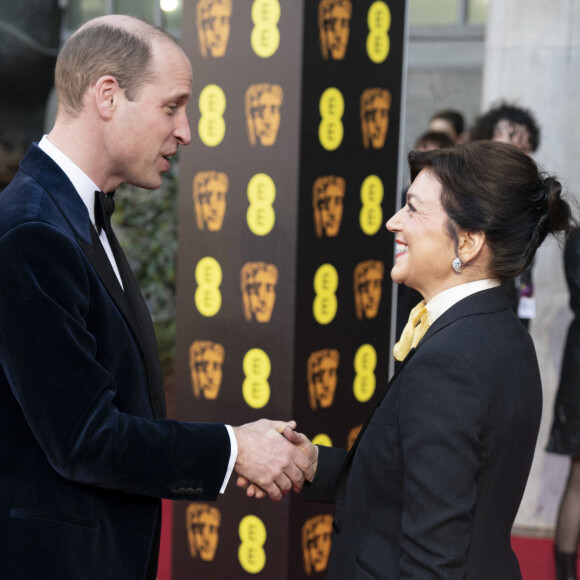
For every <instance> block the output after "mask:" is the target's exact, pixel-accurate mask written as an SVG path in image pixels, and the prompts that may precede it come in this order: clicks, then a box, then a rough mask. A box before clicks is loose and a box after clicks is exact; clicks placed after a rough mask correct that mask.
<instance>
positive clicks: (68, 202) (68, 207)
mask: <svg viewBox="0 0 580 580" xmlns="http://www.w3.org/2000/svg"><path fill="white" fill-rule="evenodd" d="M20 165H21V167H22V169H23V170H24V171H26V172H27V173H28V174H29V175H31V176H32V177H33V178H34V179H36V180H37V181H38V182H39V183H40V184H42V186H43V187H44V188H45V190H46V192H47V193H48V195H49V196H50V197H51V198H52V200H53V201H54V203H55V205H56V206H57V207H58V209H59V211H60V212H61V214H62V215H63V217H64V219H65V220H66V222H67V223H68V224H69V227H70V229H71V231H72V232H73V234H74V236H75V237H76V240H77V242H78V244H79V246H80V247H81V249H82V250H83V252H84V254H85V255H86V256H87V258H88V260H89V261H90V263H91V265H92V266H93V267H94V269H95V271H96V273H97V275H98V277H99V279H100V280H101V282H102V284H103V286H104V287H105V289H106V291H107V292H108V294H109V295H110V296H111V298H112V300H113V302H114V303H115V305H116V306H117V308H118V309H119V311H120V312H121V314H122V315H123V317H124V318H125V320H126V321H127V324H128V325H129V328H130V329H131V331H132V333H133V336H134V337H135V340H136V342H137V344H138V345H139V349H140V350H141V353H142V354H143V361H144V363H145V365H146V368H147V375H148V378H149V397H150V400H151V405H152V407H153V412H154V413H155V416H156V417H165V413H166V408H165V394H164V390H163V377H162V374H161V368H160V362H159V352H158V350H157V341H156V339H155V333H154V330H153V325H152V323H151V315H150V314H149V310H148V309H147V305H146V304H145V301H144V299H143V296H142V295H141V292H140V290H139V288H138V285H137V282H136V280H135V277H134V276H133V275H132V273H130V271H131V270H130V266H129V264H128V263H127V259H126V258H125V255H124V254H123V252H122V250H121V249H120V246H119V244H118V242H117V240H116V238H115V240H114V242H113V240H110V243H111V247H112V248H113V251H114V254H115V258H116V260H117V264H118V265H119V262H120V261H123V262H124V264H123V265H124V267H126V271H128V272H129V274H128V275H126V276H122V279H123V285H124V286H125V291H124V290H123V288H122V287H121V285H120V284H119V280H118V279H117V276H116V274H115V271H114V270H113V267H112V266H111V263H110V261H109V258H108V257H107V254H106V252H105V249H104V248H103V245H102V244H101V240H100V239H99V236H98V234H97V232H96V230H95V228H94V226H93V224H92V223H91V221H90V219H89V215H88V212H87V208H86V206H85V204H84V203H83V201H82V200H81V198H80V196H79V194H78V193H77V191H76V190H75V189H74V187H73V185H72V183H71V182H70V180H69V179H68V177H67V176H66V175H65V173H64V172H63V171H62V170H61V169H60V167H59V166H58V165H57V164H56V163H55V162H54V161H53V160H52V159H51V158H50V157H49V156H48V155H46V154H45V153H44V152H43V151H42V150H41V149H39V148H38V146H37V145H32V146H31V147H30V149H29V150H28V152H27V154H26V156H25V157H24V158H23V160H22V161H21V163H20ZM131 302H134V304H132V303H131Z"/></svg>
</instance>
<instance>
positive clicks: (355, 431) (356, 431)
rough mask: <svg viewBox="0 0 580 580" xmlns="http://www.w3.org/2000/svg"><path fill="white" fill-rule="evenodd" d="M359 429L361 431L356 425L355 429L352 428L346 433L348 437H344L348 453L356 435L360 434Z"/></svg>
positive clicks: (360, 426)
mask: <svg viewBox="0 0 580 580" xmlns="http://www.w3.org/2000/svg"><path fill="white" fill-rule="evenodd" d="M361 429H362V425H358V426H356V427H353V428H352V429H351V430H350V431H349V432H348V435H347V437H346V449H347V451H350V450H351V449H352V446H353V445H354V442H355V441H356V438H357V437H358V434H359V433H360V430H361Z"/></svg>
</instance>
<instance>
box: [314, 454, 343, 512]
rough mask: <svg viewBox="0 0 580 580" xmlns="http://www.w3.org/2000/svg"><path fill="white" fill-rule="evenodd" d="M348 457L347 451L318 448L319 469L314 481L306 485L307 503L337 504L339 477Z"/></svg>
mask: <svg viewBox="0 0 580 580" xmlns="http://www.w3.org/2000/svg"><path fill="white" fill-rule="evenodd" d="M347 455H348V453H347V451H345V450H343V449H337V448H336V447H323V446H319V447H318V467H317V469H316V474H315V475H314V480H313V481H312V483H306V484H305V485H304V491H303V494H304V499H305V500H306V501H317V502H322V503H334V502H335V500H336V486H337V483H338V476H339V474H340V471H341V468H342V466H343V464H344V462H345V460H346V457H347Z"/></svg>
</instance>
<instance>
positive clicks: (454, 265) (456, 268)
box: [451, 256, 463, 274]
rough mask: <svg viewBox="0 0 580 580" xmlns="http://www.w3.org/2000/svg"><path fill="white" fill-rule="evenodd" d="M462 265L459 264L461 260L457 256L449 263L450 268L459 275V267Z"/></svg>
mask: <svg viewBox="0 0 580 580" xmlns="http://www.w3.org/2000/svg"><path fill="white" fill-rule="evenodd" d="M462 265H463V264H462V263H461V258H460V257H459V256H457V258H455V260H453V262H451V267H452V268H453V269H454V270H455V271H456V272H457V273H458V274H461V266H462Z"/></svg>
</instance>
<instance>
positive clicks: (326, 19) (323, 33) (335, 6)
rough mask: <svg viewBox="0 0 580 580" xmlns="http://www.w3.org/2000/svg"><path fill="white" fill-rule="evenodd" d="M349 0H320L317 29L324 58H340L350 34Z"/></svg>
mask: <svg viewBox="0 0 580 580" xmlns="http://www.w3.org/2000/svg"><path fill="white" fill-rule="evenodd" d="M351 16H352V3H351V0H320V2H319V4H318V31H319V38H320V53H321V54H322V58H323V59H324V60H328V59H329V58H331V59H332V60H342V59H343V58H344V55H345V54H346V49H347V46H348V37H349V35H350V17H351Z"/></svg>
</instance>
